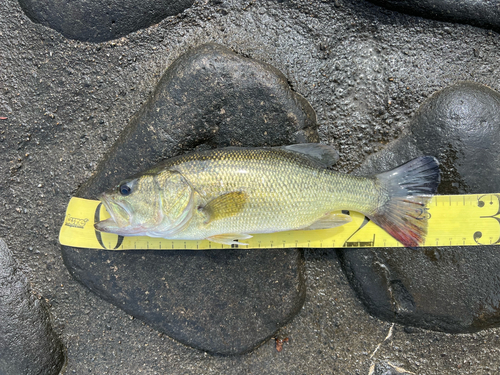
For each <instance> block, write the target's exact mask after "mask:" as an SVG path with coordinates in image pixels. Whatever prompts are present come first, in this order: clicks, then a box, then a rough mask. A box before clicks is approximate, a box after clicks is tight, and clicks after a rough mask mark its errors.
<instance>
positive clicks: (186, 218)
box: [95, 143, 440, 247]
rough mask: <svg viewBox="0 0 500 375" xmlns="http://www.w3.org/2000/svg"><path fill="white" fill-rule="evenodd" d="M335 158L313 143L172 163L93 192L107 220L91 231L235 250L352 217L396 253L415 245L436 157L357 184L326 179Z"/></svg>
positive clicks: (335, 176)
mask: <svg viewBox="0 0 500 375" xmlns="http://www.w3.org/2000/svg"><path fill="white" fill-rule="evenodd" d="M337 159H338V153H337V151H336V150H335V149H334V148H333V147H331V146H328V145H323V144H318V143H304V144H295V145H288V146H280V147H269V148H265V147H263V148H245V147H227V148H220V149H213V150H207V151H200V152H192V153H188V154H185V155H180V156H177V157H173V158H171V159H167V160H165V161H163V162H161V163H160V164H158V165H156V166H155V167H153V168H151V169H149V170H147V171H145V172H144V173H141V174H138V175H135V176H132V177H130V178H128V179H125V180H123V181H121V182H120V183H119V184H118V185H116V186H115V187H113V188H111V189H109V190H108V191H106V192H104V193H102V194H101V195H100V196H99V199H100V200H101V202H102V203H103V205H104V206H105V208H106V209H107V211H108V212H109V214H110V217H109V218H108V219H106V220H102V221H99V222H97V223H95V229H96V230H98V231H101V232H107V233H115V234H118V235H122V236H149V237H161V238H165V239H171V240H204V239H206V240H210V241H212V242H216V243H222V244H227V245H233V244H238V245H245V244H246V243H245V242H242V241H244V240H246V239H249V238H251V237H252V235H254V234H258V233H274V232H281V231H292V230H315V229H326V228H335V227H338V226H341V225H344V224H346V223H348V222H350V221H351V217H350V215H348V212H347V211H349V212H350V211H356V212H360V213H361V214H363V215H365V216H366V217H367V218H369V219H370V220H371V221H373V222H374V223H375V224H377V225H378V226H380V227H381V228H382V229H384V230H385V231H386V232H387V233H389V234H390V235H391V236H392V237H394V238H395V239H396V240H398V241H399V242H401V243H402V244H403V245H404V246H406V247H418V246H420V245H421V244H422V242H423V240H424V238H425V235H426V233H427V224H428V221H427V220H428V219H427V215H426V212H425V205H426V203H427V202H428V200H429V199H430V198H431V197H432V196H433V195H434V194H436V191H437V187H438V185H439V182H440V172H439V163H438V161H437V159H436V158H434V157H432V156H422V157H418V158H416V159H413V160H411V161H409V162H407V163H406V164H403V165H401V166H399V167H397V168H395V169H392V170H390V171H386V172H382V173H379V174H376V175H373V176H367V177H360V176H354V175H350V174H342V173H338V172H335V171H334V170H332V168H331V167H332V165H333V164H334V163H335V162H336V160H337ZM346 212H347V213H346Z"/></svg>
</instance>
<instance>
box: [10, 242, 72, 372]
mask: <svg viewBox="0 0 500 375" xmlns="http://www.w3.org/2000/svg"><path fill="white" fill-rule="evenodd" d="M64 360H65V358H64V349H63V345H62V343H61V340H60V339H59V337H57V335H56V334H55V333H54V331H53V330H52V326H51V322H50V318H49V314H48V311H47V306H46V305H45V302H44V300H43V299H42V298H41V297H37V296H36V295H35V294H34V292H33V291H31V290H30V288H29V285H28V280H27V279H26V276H25V275H24V273H23V272H22V271H21V270H20V269H19V266H18V265H17V263H16V261H15V260H14V259H13V257H12V253H11V251H10V250H9V248H8V247H7V244H6V243H5V242H4V241H3V239H1V238H0V374H5V375H57V374H59V371H60V370H61V369H62V367H63V364H64Z"/></svg>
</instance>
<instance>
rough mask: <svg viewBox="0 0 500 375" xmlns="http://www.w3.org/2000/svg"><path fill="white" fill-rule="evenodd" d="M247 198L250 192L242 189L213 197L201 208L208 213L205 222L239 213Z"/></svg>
mask: <svg viewBox="0 0 500 375" xmlns="http://www.w3.org/2000/svg"><path fill="white" fill-rule="evenodd" d="M247 199H248V194H247V193H245V192H242V191H232V192H230V193H226V194H222V195H220V196H218V197H217V198H214V199H212V200H211V201H209V202H208V203H207V204H206V205H205V206H204V207H202V208H201V210H203V212H204V213H205V214H206V215H207V220H206V222H205V223H206V224H208V223H209V222H211V221H214V220H219V219H223V218H226V217H231V216H234V215H237V214H238V213H240V212H241V210H242V209H243V207H244V206H245V203H246V201H247Z"/></svg>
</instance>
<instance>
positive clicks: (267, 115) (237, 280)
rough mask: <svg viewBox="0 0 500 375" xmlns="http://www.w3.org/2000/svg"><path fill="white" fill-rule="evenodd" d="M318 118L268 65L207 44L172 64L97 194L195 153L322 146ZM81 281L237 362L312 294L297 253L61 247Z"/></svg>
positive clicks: (92, 189) (89, 186) (85, 191)
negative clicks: (161, 163) (311, 143)
mask: <svg viewBox="0 0 500 375" xmlns="http://www.w3.org/2000/svg"><path fill="white" fill-rule="evenodd" d="M315 128H316V121H315V114H314V111H313V110H312V108H311V107H310V105H309V104H308V103H307V102H306V101H305V100H304V99H303V98H302V97H300V96H298V95H297V94H295V93H293V92H292V91H291V90H290V88H289V86H288V84H287V81H286V78H285V77H284V76H283V75H282V74H281V73H280V72H278V71H277V70H276V69H274V68H272V67H271V66H269V65H266V64H263V63H260V62H257V61H254V60H251V59H246V58H242V57H240V56H238V55H236V54H234V53H233V52H231V51H229V50H227V49H225V48H223V47H220V46H217V45H205V46H202V47H199V48H197V49H195V50H192V51H190V52H188V53H186V54H185V55H184V56H182V57H180V58H179V59H178V60H177V61H175V62H174V63H173V64H172V66H171V67H170V68H169V69H168V70H167V71H166V73H165V75H164V76H163V78H162V79H161V81H160V83H159V84H158V86H157V88H156V90H155V92H154V94H153V96H152V98H151V100H149V102H147V103H146V104H145V105H144V107H143V109H142V110H141V111H140V113H139V114H138V115H137V116H136V117H135V118H134V119H133V120H132V121H131V123H130V124H129V125H128V126H127V128H126V129H125V130H124V132H123V133H122V135H121V136H120V138H119V139H118V141H117V142H116V143H115V145H113V146H112V148H111V150H110V152H109V154H108V155H107V157H106V159H105V160H104V161H103V162H102V163H101V164H100V166H99V167H98V172H97V173H96V175H95V176H94V177H93V178H92V179H91V180H89V181H88V183H86V184H85V185H84V186H82V187H81V188H80V189H79V191H78V192H77V195H78V196H80V197H86V198H95V197H96V195H97V194H99V193H100V192H102V191H103V190H105V189H106V188H108V187H109V186H113V185H114V184H116V183H118V182H119V181H120V180H121V179H123V178H125V177H127V176H129V175H131V174H134V173H136V172H139V171H141V170H145V169H147V168H149V167H151V166H152V165H154V164H155V162H157V161H159V160H161V159H163V158H166V157H170V156H174V155H176V154H179V153H181V152H185V151H188V150H194V149H206V148H211V147H217V146H218V147H223V146H229V145H241V146H260V145H280V144H289V143H297V142H304V141H317V139H318V138H317V137H318V135H317V133H316V130H315ZM62 252H63V256H64V260H65V263H66V266H67V267H68V269H69V270H70V272H71V273H72V274H73V276H74V277H75V278H76V279H78V280H79V281H81V282H82V283H83V284H84V285H85V286H87V287H88V288H89V289H90V290H92V291H94V292H95V293H96V294H97V295H99V296H101V297H102V298H104V299H106V300H107V301H109V302H111V303H113V304H115V305H116V306H118V307H120V308H122V309H123V310H125V311H127V312H128V313H129V314H131V315H133V316H135V317H138V318H140V319H142V320H144V321H145V322H147V323H148V324H151V325H152V326H154V327H156V328H157V329H158V330H160V331H162V332H164V333H166V334H167V335H169V336H171V337H173V338H175V339H177V340H179V341H181V342H182V343H185V344H187V345H190V346H192V347H195V348H198V349H202V350H205V351H209V352H214V353H221V354H238V353H243V352H246V351H249V350H251V349H253V348H255V347H256V346H258V345H259V344H260V343H262V342H263V341H264V340H266V339H267V338H269V337H271V336H272V335H273V334H274V333H275V332H276V331H277V330H278V329H279V328H280V327H281V326H282V325H283V324H285V323H286V322H287V321H289V320H290V319H291V318H292V317H293V316H294V315H295V314H296V313H297V312H298V311H299V310H300V308H301V306H302V303H303V301H304V297H305V289H304V288H305V286H304V282H303V260H302V255H301V253H300V252H299V251H298V250H294V249H291V250H279V251H278V250H269V249H263V250H250V251H248V250H231V251H228V250H224V251H213V250H212V251H163V252H159V251H151V252H148V251H137V252H136V251H134V252H132V251H125V252H122V251H112V252H107V251H97V250H89V249H75V248H69V247H63V248H62Z"/></svg>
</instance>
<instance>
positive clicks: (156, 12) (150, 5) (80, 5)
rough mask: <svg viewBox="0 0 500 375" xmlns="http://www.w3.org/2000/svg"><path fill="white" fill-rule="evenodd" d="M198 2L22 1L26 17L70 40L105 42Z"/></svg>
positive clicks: (183, 0) (143, 0)
mask: <svg viewBox="0 0 500 375" xmlns="http://www.w3.org/2000/svg"><path fill="white" fill-rule="evenodd" d="M193 3H194V0H142V1H137V0H125V1H117V0H92V1H86V0H45V1H37V0H19V4H20V5H21V8H22V9H23V10H24V12H25V13H26V15H27V16H28V17H29V18H30V19H31V20H32V21H33V22H36V23H40V24H42V25H44V26H48V27H50V28H52V29H54V30H56V31H58V32H60V33H61V34H63V35H64V36H65V37H67V38H71V39H77V40H81V41H85V42H104V41H107V40H111V39H116V38H119V37H122V36H124V35H127V34H129V33H131V32H134V31H137V30H139V29H143V28H146V27H148V26H151V25H153V24H155V23H158V22H160V21H161V20H162V19H164V18H166V17H168V16H173V15H176V14H178V13H180V12H182V11H183V10H185V9H187V8H189V7H190V6H191V5H192V4H193Z"/></svg>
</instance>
